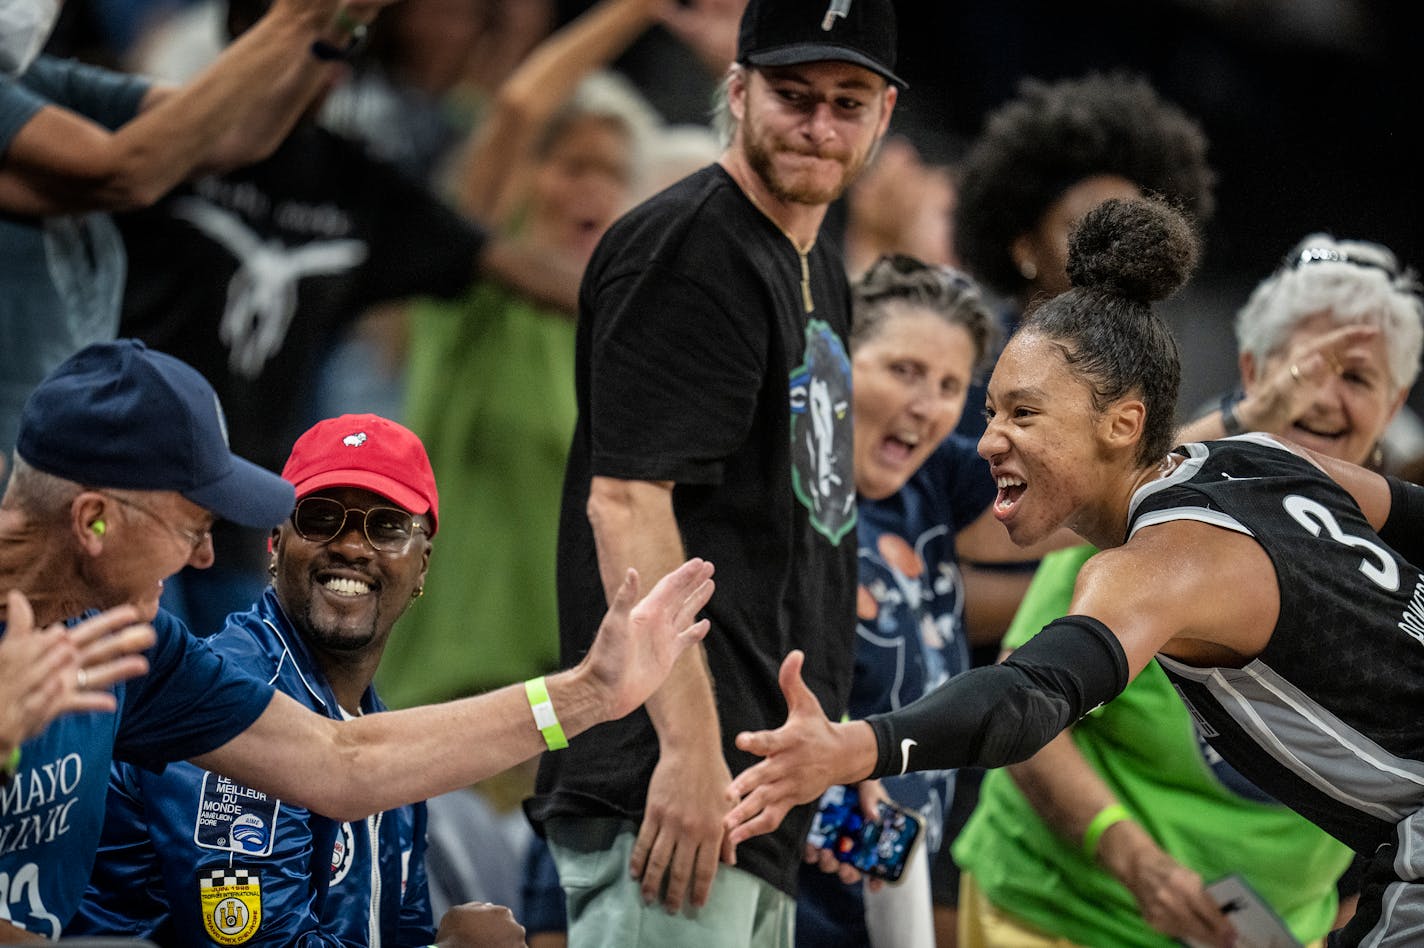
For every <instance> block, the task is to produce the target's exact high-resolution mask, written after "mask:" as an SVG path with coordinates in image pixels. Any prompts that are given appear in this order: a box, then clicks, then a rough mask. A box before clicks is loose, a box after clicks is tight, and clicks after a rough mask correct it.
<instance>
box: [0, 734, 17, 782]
mask: <svg viewBox="0 0 1424 948" xmlns="http://www.w3.org/2000/svg"><path fill="white" fill-rule="evenodd" d="M19 772H20V745H19V744H16V745H15V749H14V750H12V751H10V757H9V758H8V759H7V760H6V761H5V763H3V764H0V785H4V784H7V783H9V782H10V781H11V780H13V779H14V777H15V774H17V773H19Z"/></svg>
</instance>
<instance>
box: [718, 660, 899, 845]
mask: <svg viewBox="0 0 1424 948" xmlns="http://www.w3.org/2000/svg"><path fill="white" fill-rule="evenodd" d="M804 660H805V656H804V655H803V654H802V653H801V652H800V651H799V650H796V651H793V652H791V654H789V655H787V656H786V660H785V661H783V662H782V663H781V675H780V682H781V693H782V694H783V695H785V697H786V712H787V713H786V723H785V724H783V725H782V726H781V727H779V728H777V729H776V730H774V731H743V732H742V733H740V734H738V735H737V746H738V747H740V748H741V749H742V750H744V751H747V752H748V753H752V754H756V755H758V756H760V757H764V758H765V760H762V761H761V762H760V763H757V764H754V765H752V766H751V767H748V768H747V769H746V770H744V771H742V772H741V773H740V774H739V775H738V776H737V778H736V779H735V780H733V781H732V792H733V793H734V794H736V796H737V797H738V799H739V800H740V801H741V802H739V803H738V804H737V805H736V806H735V807H733V808H732V811H731V812H730V813H728V814H727V818H726V826H727V829H728V830H729V836H728V839H729V842H730V844H731V845H732V846H735V845H737V844H738V843H740V842H742V841H743V840H745V839H749V838H751V837H753V836H759V835H760V834H762V833H769V832H771V831H772V830H774V829H776V828H777V827H778V826H780V825H781V821H782V819H783V818H785V816H786V814H787V812H788V811H789V810H790V809H791V808H792V807H793V806H796V805H797V804H800V803H809V802H811V801H812V800H815V799H818V798H819V797H820V796H821V794H822V793H824V792H825V790H826V788H827V787H829V786H831V785H832V784H836V783H854V782H856V781H858V780H860V779H862V778H863V777H866V776H868V775H869V774H870V771H871V769H872V768H873V767H874V765H875V735H874V734H873V733H872V732H871V730H870V725H868V724H866V723H864V722H863V721H854V722H851V723H849V724H833V723H831V721H830V720H829V719H828V718H827V717H826V714H825V712H824V711H822V710H821V703H820V702H819V701H817V700H816V696H815V695H814V694H812V693H811V689H810V688H807V687H806V683H805V682H804V681H802V679H801V665H802V663H803V662H804Z"/></svg>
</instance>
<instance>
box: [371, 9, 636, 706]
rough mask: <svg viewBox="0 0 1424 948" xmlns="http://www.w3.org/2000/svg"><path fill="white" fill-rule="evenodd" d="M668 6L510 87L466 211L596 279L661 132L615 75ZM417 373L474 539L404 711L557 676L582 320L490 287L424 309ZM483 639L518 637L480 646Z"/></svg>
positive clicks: (402, 667)
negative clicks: (594, 267) (615, 64)
mask: <svg viewBox="0 0 1424 948" xmlns="http://www.w3.org/2000/svg"><path fill="white" fill-rule="evenodd" d="M659 6H660V5H659V4H657V3H654V2H652V0H603V2H601V3H598V4H596V5H595V6H594V7H592V8H591V9H590V10H589V11H588V13H587V14H586V15H585V16H583V17H580V18H579V19H577V20H575V21H574V22H572V23H570V24H568V25H567V26H565V27H564V28H563V29H561V30H559V31H558V32H556V33H554V34H553V35H552V36H550V37H549V38H548V39H547V40H546V41H545V42H544V43H542V44H541V45H540V46H539V47H538V48H537V49H536V51H535V53H534V54H531V55H530V56H529V57H528V58H527V59H526V61H525V62H524V63H523V64H522V65H521V66H520V67H519V68H518V69H516V70H515V72H514V73H513V74H511V76H510V77H509V79H508V80H506V82H505V84H504V85H503V86H502V88H501V91H500V95H499V97H498V102H497V103H496V106H495V109H494V111H493V112H492V113H491V115H490V116H489V117H488V118H487V119H486V120H485V123H484V124H483V125H482V126H481V127H480V129H479V130H478V131H477V132H476V133H475V138H474V141H473V145H472V147H471V148H470V149H469V150H468V152H467V154H466V155H465V159H464V161H463V162H462V163H461V166H460V169H459V171H458V174H457V178H458V181H457V182H456V191H457V192H458V195H459V200H460V205H461V207H462V209H463V210H465V211H466V212H467V213H469V214H471V215H472V216H475V217H477V218H478V219H481V220H488V221H490V222H491V223H492V225H493V226H494V227H495V228H497V229H498V230H499V231H500V232H503V233H507V234H509V235H511V237H512V239H515V240H517V241H519V242H521V243H522V244H524V245H527V246H530V247H537V248H540V249H542V250H545V251H546V252H547V255H548V259H549V260H550V264H551V266H554V265H560V266H562V265H569V266H571V267H573V268H574V270H575V271H576V272H578V273H582V270H583V267H584V266H585V265H586V264H587V262H588V258H589V255H590V254H592V253H593V249H594V247H595V246H596V245H597V243H598V240H599V238H600V237H602V235H603V232H604V230H606V229H607V227H608V225H609V224H611V223H612V222H613V220H614V219H615V218H616V217H617V216H618V215H619V214H621V213H622V212H623V211H624V210H626V209H627V207H628V206H629V205H630V204H631V203H632V199H633V187H634V185H635V183H636V181H637V173H638V171H639V170H640V167H639V166H640V162H641V156H642V153H643V151H644V149H645V142H646V141H647V140H648V138H649V137H650V134H651V133H652V132H654V131H655V130H656V127H657V126H656V121H657V120H656V115H655V114H654V113H653V112H652V111H651V107H650V106H648V105H647V103H646V101H645V100H644V99H643V98H642V97H641V96H640V95H639V93H638V92H637V91H636V90H635V89H634V88H633V87H632V86H631V85H630V84H629V83H627V82H626V81H625V80H622V79H620V78H619V77H617V76H616V75H613V74H612V73H610V72H608V71H607V70H605V69H603V68H601V67H602V66H603V65H604V64H606V63H607V62H608V61H611V60H612V59H613V58H614V57H615V56H616V55H617V54H618V53H619V52H621V51H622V50H623V49H624V48H625V47H626V46H627V45H628V44H629V43H631V42H632V41H633V40H634V39H636V38H637V37H638V36H639V35H641V34H642V33H643V32H645V31H646V30H647V29H648V28H649V27H650V26H652V25H653V23H654V22H655V21H656V19H657V14H658V9H659ZM452 313H453V314H454V315H456V316H458V317H459V318H454V319H452V318H450V317H451V315H452ZM406 370H407V371H406V382H405V386H406V388H405V406H404V412H405V416H404V421H405V423H406V424H408V425H409V426H410V428H411V429H412V430H413V431H415V432H416V433H418V434H419V435H420V437H421V440H422V441H424V442H425V446H426V449H427V450H428V451H429V453H430V460H431V464H432V465H433V466H434V468H435V471H436V475H437V476H438V477H439V478H440V484H441V488H442V490H443V491H444V492H445V494H446V496H449V497H453V498H460V499H462V502H461V503H459V504H458V505H457V504H451V508H452V509H456V508H458V509H457V511H456V513H455V514H453V515H452V516H456V517H458V518H459V520H458V522H456V521H454V520H451V521H448V523H449V525H450V528H451V529H450V535H452V536H461V537H467V538H471V540H470V541H469V542H462V543H460V544H458V545H457V546H454V547H447V548H445V549H444V550H443V552H442V558H441V559H440V561H439V562H438V563H437V564H436V565H435V566H434V570H435V572H433V573H432V574H431V583H430V589H431V590H432V591H431V592H430V593H428V594H427V595H426V596H425V598H424V599H423V600H422V602H421V603H420V605H419V607H417V608H415V609H412V610H411V611H410V612H409V614H407V616H406V617H405V618H403V619H402V634H401V635H400V636H399V637H398V638H399V641H393V642H392V643H391V646H390V648H389V650H388V652H387V659H386V661H385V662H383V663H382V666H381V675H380V678H379V683H380V686H381V689H382V693H383V695H385V696H386V700H388V701H390V702H391V703H392V704H393V705H395V706H404V705H407V704H418V703H425V702H428V701H438V700H442V699H443V698H444V697H445V696H447V695H450V694H465V693H468V692H469V691H470V690H471V689H474V690H480V689H483V688H485V687H487V686H489V685H491V684H494V683H497V682H500V681H505V680H508V678H507V677H505V676H512V677H514V678H520V677H526V678H527V677H530V676H532V675H537V674H539V673H541V672H546V671H548V670H550V669H553V668H557V667H558V664H559V641H558V628H559V624H558V616H557V609H556V603H555V597H554V564H555V552H556V549H557V543H556V540H557V535H558V523H559V496H560V493H561V491H562V488H563V481H564V462H565V460H566V457H567V454H568V450H569V443H570V441H571V439H572V438H573V431H574V421H575V418H576V416H577V405H576V403H575V400H574V320H573V316H572V314H571V313H565V312H561V311H558V310H556V309H554V308H552V307H550V306H547V305H544V304H543V303H541V302H538V301H536V300H533V299H531V298H530V297H529V295H528V294H521V293H519V292H516V291H512V290H509V289H507V288H506V287H504V286H500V285H496V284H494V283H492V282H490V281H482V282H480V283H477V284H476V285H475V286H473V287H472V288H471V289H470V291H469V293H468V294H467V295H466V297H465V298H464V299H463V300H460V301H457V302H454V303H438V302H435V301H427V302H422V303H419V304H417V305H415V306H414V307H413V308H412V310H411V319H410V337H409V351H408V358H407V365H406ZM437 589H438V590H439V592H438V593H437V592H435V590H437ZM499 623H504V624H503V625H500V624H499ZM472 627H476V628H480V629H485V628H504V629H507V630H508V632H507V633H506V634H503V635H497V636H486V635H483V634H481V635H480V636H477V637H476V636H471V635H470V634H469V630H470V629H471V628H472ZM432 655H435V656H440V657H441V658H443V659H445V660H443V661H434V662H432V661H431V660H430V657H431V656H432Z"/></svg>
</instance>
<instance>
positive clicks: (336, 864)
mask: <svg viewBox="0 0 1424 948" xmlns="http://www.w3.org/2000/svg"><path fill="white" fill-rule="evenodd" d="M355 854H356V833H355V832H354V831H353V830H352V828H351V824H350V823H342V824H341V831H340V832H339V833H337V834H336V842H335V843H334V844H333V845H332V847H331V882H330V883H329V884H330V885H332V886H338V885H340V884H341V882H342V880H343V879H345V878H346V875H347V873H349V872H350V871H351V863H352V861H353V860H354V858H355Z"/></svg>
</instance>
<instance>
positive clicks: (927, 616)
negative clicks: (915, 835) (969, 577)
mask: <svg viewBox="0 0 1424 948" xmlns="http://www.w3.org/2000/svg"><path fill="white" fill-rule="evenodd" d="M948 534H949V530H948V528H946V527H945V526H944V525H942V524H941V525H936V526H934V527H931V528H930V529H929V530H926V531H925V532H924V533H922V534H920V535H919V536H918V537H917V538H916V539H915V543H914V545H913V546H911V545H910V543H909V542H908V541H907V540H905V539H904V538H903V537H900V536H897V535H896V534H894V533H889V532H885V533H881V534H880V536H879V537H877V538H876V541H875V546H874V548H873V549H872V548H868V547H865V546H862V547H861V548H860V551H859V556H860V576H861V584H860V588H859V589H858V590H857V596H856V626H855V634H856V638H857V640H858V641H857V643H856V674H857V675H858V676H860V677H862V678H863V679H873V681H874V682H875V684H874V689H875V690H876V691H878V692H883V693H884V694H885V696H886V709H887V710H892V711H893V710H895V709H897V708H900V707H903V706H904V705H907V704H909V703H910V702H912V701H914V700H916V699H917V698H919V697H920V696H922V695H924V694H925V693H927V692H929V691H931V690H933V689H935V688H937V687H939V686H940V685H942V684H944V682H946V681H948V680H949V677H950V675H951V674H953V673H955V672H958V671H961V670H963V669H962V666H963V665H967V653H966V652H965V648H966V646H965V644H964V642H963V630H962V629H961V627H960V610H959V608H958V603H959V602H960V601H962V599H963V590H964V583H963V580H962V579H961V578H960V574H959V569H958V567H956V566H955V564H954V563H953V562H950V561H946V560H944V558H943V557H942V556H940V555H939V553H938V551H939V548H940V546H941V545H942V544H943V543H945V542H946V540H947V537H948ZM952 655H953V656H960V657H959V658H956V659H954V660H953V661H954V664H955V665H956V666H961V667H954V668H951V663H950V660H949V659H948V656H952ZM953 780H954V775H953V772H952V771H948V770H935V771H924V772H920V773H911V774H905V775H904V776H902V777H889V778H886V779H885V788H886V790H887V792H889V793H890V795H891V796H892V797H893V798H894V799H895V801H896V802H897V803H900V804H902V805H904V806H910V807H914V808H916V809H918V810H920V812H921V815H923V816H924V818H925V841H926V845H928V846H929V848H930V851H932V852H933V851H936V850H938V848H939V845H940V842H941V840H942V839H943V836H944V812H945V805H946V804H947V802H948V801H949V798H950V794H951V792H952V790H953V786H954V783H953Z"/></svg>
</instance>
